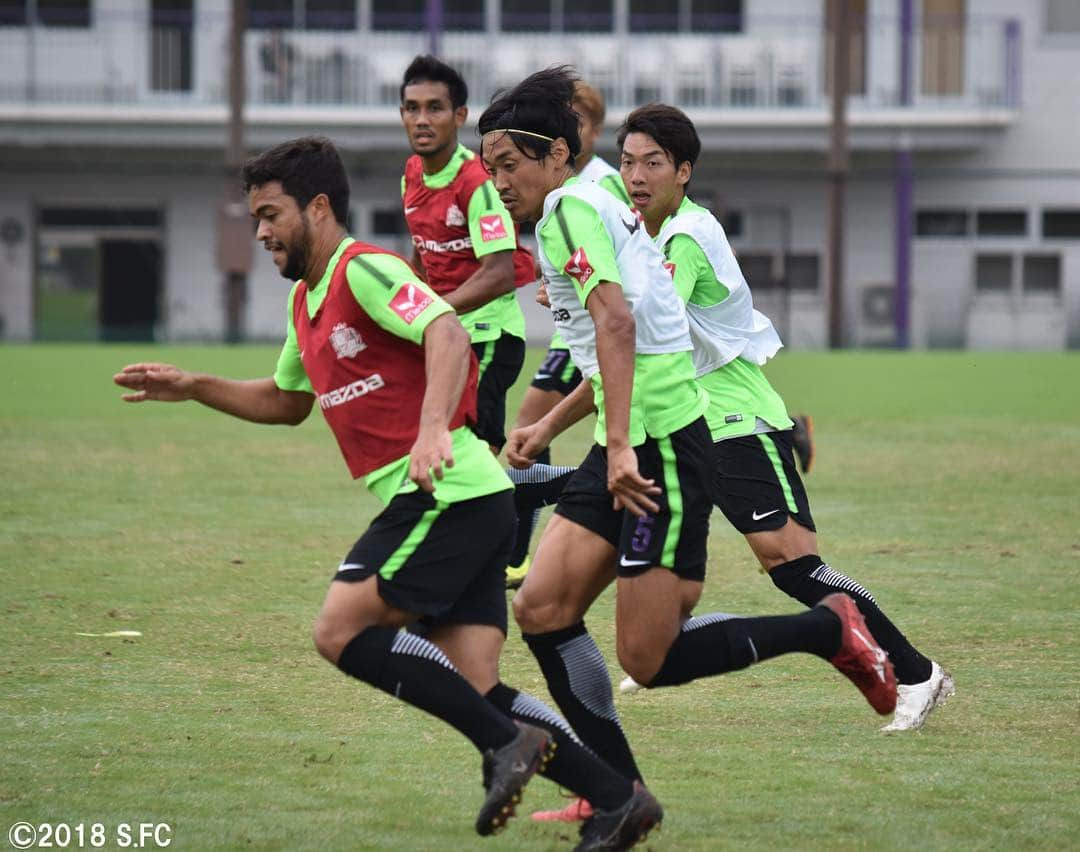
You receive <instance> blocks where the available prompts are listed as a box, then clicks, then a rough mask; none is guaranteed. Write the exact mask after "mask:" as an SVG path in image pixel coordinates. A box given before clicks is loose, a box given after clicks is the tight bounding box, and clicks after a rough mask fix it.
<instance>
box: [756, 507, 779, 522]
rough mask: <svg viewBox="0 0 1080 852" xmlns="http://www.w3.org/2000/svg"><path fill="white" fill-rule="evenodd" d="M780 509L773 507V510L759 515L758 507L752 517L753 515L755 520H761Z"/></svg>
mask: <svg viewBox="0 0 1080 852" xmlns="http://www.w3.org/2000/svg"><path fill="white" fill-rule="evenodd" d="M779 511H780V510H779V509H773V510H772V511H771V512H762V513H761V514H760V515H759V514H758V513H757V509H755V510H754V513H753V514H752V515H751V516H750V517H752V518H753V519H754V520H755V521H760V520H761V519H762V518H767V517H769V515H775V514H776V513H777V512H779Z"/></svg>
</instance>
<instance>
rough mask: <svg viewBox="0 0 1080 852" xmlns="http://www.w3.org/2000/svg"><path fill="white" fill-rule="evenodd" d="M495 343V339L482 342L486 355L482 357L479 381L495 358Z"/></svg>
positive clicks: (478, 374)
mask: <svg viewBox="0 0 1080 852" xmlns="http://www.w3.org/2000/svg"><path fill="white" fill-rule="evenodd" d="M495 343H496V341H494V340H485V341H484V342H483V343H482V344H480V345H481V346H483V347H484V356H483V357H482V358H481V359H480V371H479V373H477V376H476V380H477V381H479V380H480V379H482V378H483V377H484V373H486V372H487V368H488V367H490V366H491V362H492V361H493V360H494V358H495Z"/></svg>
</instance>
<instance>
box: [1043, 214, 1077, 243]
mask: <svg viewBox="0 0 1080 852" xmlns="http://www.w3.org/2000/svg"><path fill="white" fill-rule="evenodd" d="M1042 234H1043V237H1044V238H1045V239H1059V240H1069V239H1072V240H1075V239H1080V209H1077V208H1073V209H1071V210H1043V214H1042Z"/></svg>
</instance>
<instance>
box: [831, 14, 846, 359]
mask: <svg viewBox="0 0 1080 852" xmlns="http://www.w3.org/2000/svg"><path fill="white" fill-rule="evenodd" d="M829 13H830V14H829V16H828V17H829V19H830V20H831V23H832V26H831V28H830V29H829V32H828V44H829V47H830V50H829V57H830V60H831V61H830V62H829V68H828V70H827V73H828V75H829V84H830V88H831V92H832V124H831V125H830V128H829V163H828V167H827V170H826V176H827V181H828V190H827V192H828V200H827V208H828V209H827V216H828V219H827V221H828V240H829V253H828V269H829V302H828V304H829V348H830V349H840V348H841V347H843V345H844V188H845V184H846V182H847V176H848V148H847V93H848V77H849V74H850V71H851V61H850V53H849V50H848V47H849V40H848V32H849V20H848V3H847V0H829Z"/></svg>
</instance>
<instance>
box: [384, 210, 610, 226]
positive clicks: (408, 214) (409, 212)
mask: <svg viewBox="0 0 1080 852" xmlns="http://www.w3.org/2000/svg"><path fill="white" fill-rule="evenodd" d="M419 209H420V208H419V207H406V208H405V215H406V216H412V214H413V213H415V212H416V211H417V210H419ZM624 224H625V223H624Z"/></svg>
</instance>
